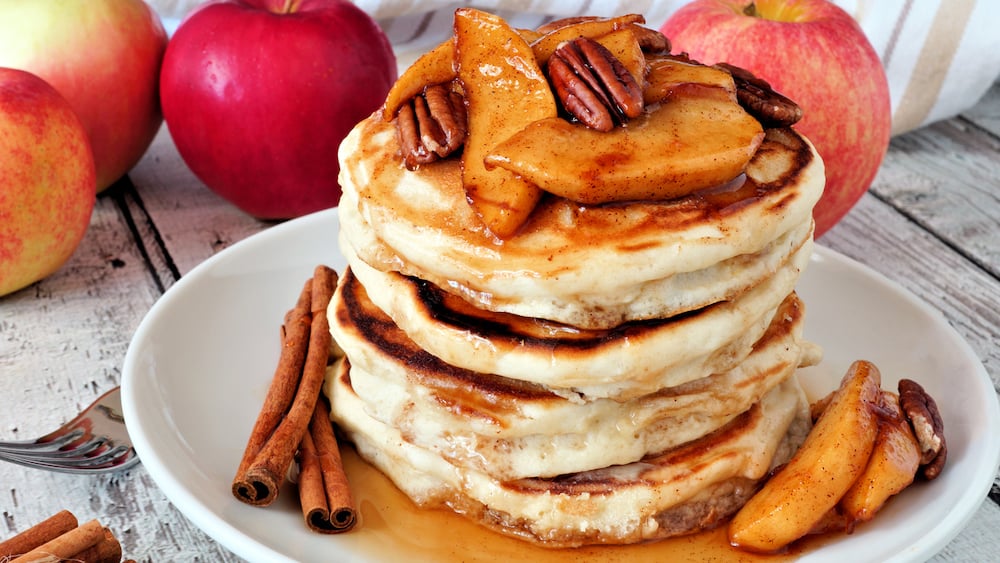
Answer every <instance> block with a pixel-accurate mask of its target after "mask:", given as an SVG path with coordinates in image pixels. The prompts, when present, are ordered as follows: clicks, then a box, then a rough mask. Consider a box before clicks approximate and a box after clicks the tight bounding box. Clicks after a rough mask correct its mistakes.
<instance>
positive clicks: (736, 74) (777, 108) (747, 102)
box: [715, 63, 802, 127]
mask: <svg viewBox="0 0 1000 563" xmlns="http://www.w3.org/2000/svg"><path fill="white" fill-rule="evenodd" d="M715 68H718V69H721V70H725V71H726V72H728V73H729V74H731V75H732V76H733V82H735V83H736V100H737V101H738V102H739V103H740V105H741V106H743V109H745V110H746V111H747V113H749V114H750V115H752V116H754V117H755V118H757V121H760V123H761V125H763V126H764V127H788V126H789V125H793V124H794V123H796V122H797V121H798V120H800V119H802V108H801V107H799V105H798V104H796V103H795V102H793V101H792V100H790V99H788V98H787V97H785V96H783V95H781V94H779V93H777V92H775V91H774V89H773V88H771V85H770V84H769V83H768V82H767V81H766V80H763V79H761V78H757V77H756V76H754V74H753V73H752V72H750V71H749V70H746V69H744V68H740V67H738V66H734V65H731V64H728V63H718V64H716V65H715Z"/></svg>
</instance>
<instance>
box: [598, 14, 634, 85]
mask: <svg viewBox="0 0 1000 563" xmlns="http://www.w3.org/2000/svg"><path fill="white" fill-rule="evenodd" d="M594 41H597V42H598V43H600V44H601V45H604V47H605V48H606V49H607V50H608V51H611V54H612V55H614V56H615V58H616V59H618V60H619V61H621V63H622V66H624V67H625V68H626V69H628V71H629V74H631V75H632V78H634V79H635V82H636V84H638V85H639V86H640V87H642V85H643V84H644V83H645V80H646V55H645V54H643V52H642V47H640V46H639V41H638V40H636V38H635V33H633V32H632V30H631V28H628V27H627V28H625V29H619V30H616V31H612V32H611V33H607V34H604V35H602V36H600V37H598V38H597V39H594Z"/></svg>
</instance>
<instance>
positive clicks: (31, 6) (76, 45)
mask: <svg viewBox="0 0 1000 563" xmlns="http://www.w3.org/2000/svg"><path fill="white" fill-rule="evenodd" d="M166 46H167V35H166V33H165V32H164V30H163V26H162V25H161V23H160V20H159V17H158V16H157V15H156V13H155V12H154V11H153V10H152V9H151V8H150V7H149V6H148V5H147V4H146V3H145V2H143V1H142V0H5V1H3V2H0V66H4V67H10V68H19V69H23V70H27V71H28V72H31V73H33V74H36V75H38V76H40V77H42V78H43V79H45V81H46V82H48V83H49V84H51V85H52V86H53V87H55V89H56V90H58V91H59V93H60V94H62V95H63V97H64V98H66V99H67V100H68V101H69V103H70V105H71V106H73V109H74V110H75V111H76V113H77V115H79V116H80V119H81V120H82V121H83V126H84V128H85V129H86V130H87V135H88V136H89V138H90V145H91V147H92V148H93V152H94V161H95V163H96V166H97V188H98V191H101V190H103V189H104V188H106V187H108V186H109V185H111V184H112V183H114V182H115V180H117V179H118V178H120V177H121V176H122V175H124V174H125V173H127V172H128V171H129V170H130V169H131V168H132V167H133V166H134V165H135V163H136V162H138V161H139V159H140V158H142V155H143V154H144V153H145V152H146V149H147V148H149V145H150V143H151V142H152V141H153V137H154V136H155V135H156V131H157V130H158V129H159V127H160V124H161V123H162V122H163V117H162V114H161V113H160V103H159V98H158V88H157V83H158V80H159V74H160V62H161V61H162V59H163V51H164V50H165V49H166Z"/></svg>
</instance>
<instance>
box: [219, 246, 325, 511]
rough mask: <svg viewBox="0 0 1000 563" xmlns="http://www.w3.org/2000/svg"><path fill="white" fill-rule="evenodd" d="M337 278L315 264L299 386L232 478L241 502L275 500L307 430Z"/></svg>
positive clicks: (320, 382)
mask: <svg viewBox="0 0 1000 563" xmlns="http://www.w3.org/2000/svg"><path fill="white" fill-rule="evenodd" d="M336 280H337V274H336V272H334V271H333V270H332V269H330V268H328V267H326V266H322V265H321V266H317V267H316V269H315V271H314V273H313V277H312V279H311V280H310V285H309V288H310V291H311V295H310V299H309V303H310V309H311V315H309V318H310V323H309V331H308V344H307V349H306V356H305V362H304V364H303V365H302V367H301V378H300V379H299V381H298V389H296V391H295V397H294V399H293V400H292V403H291V406H289V408H288V410H287V412H286V413H285V415H284V417H283V418H282V419H281V421H280V422H279V423H278V426H277V428H275V429H274V432H273V433H272V434H271V435H270V437H269V438H267V441H266V442H265V443H264V444H263V446H261V447H260V449H259V451H258V452H257V453H256V455H255V456H253V458H252V461H251V462H250V464H249V466H248V467H247V468H246V471H245V472H238V473H237V478H239V477H241V476H242V477H243V478H244V481H243V482H242V483H241V484H240V485H239V486H237V484H236V483H235V480H234V486H233V491H234V493H237V492H238V493H247V494H245V495H244V494H237V498H239V499H240V500H243V501H244V502H248V503H250V504H254V505H260V506H266V505H268V504H271V503H272V502H274V500H275V499H276V498H277V497H278V490H279V488H280V486H281V483H282V482H283V481H284V478H285V474H286V473H287V472H288V468H289V466H291V464H292V458H293V457H294V455H295V451H296V450H297V449H298V446H299V444H300V443H301V442H302V436H303V435H304V434H305V433H306V430H307V428H308V425H309V420H310V419H311V418H312V412H313V410H314V409H315V408H316V400H317V399H318V398H319V394H320V390H321V388H322V386H323V379H324V377H325V374H326V366H327V363H328V362H329V358H330V347H331V344H332V339H333V337H332V336H331V335H330V326H329V323H328V322H327V319H326V308H327V306H328V305H329V303H330V298H331V297H332V296H333V290H334V287H335V286H336ZM303 291H305V289H304V290H303ZM289 338H290V337H289ZM241 465H242V464H241Z"/></svg>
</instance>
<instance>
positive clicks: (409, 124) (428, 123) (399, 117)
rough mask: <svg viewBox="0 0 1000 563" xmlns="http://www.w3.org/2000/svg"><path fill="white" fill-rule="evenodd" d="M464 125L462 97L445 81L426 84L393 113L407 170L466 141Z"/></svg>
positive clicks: (456, 147)
mask: <svg viewBox="0 0 1000 563" xmlns="http://www.w3.org/2000/svg"><path fill="white" fill-rule="evenodd" d="M467 129H468V116H467V114H466V109H465V100H464V98H463V96H462V94H460V93H458V92H456V91H454V90H452V89H451V88H450V86H449V85H448V84H433V85H430V86H427V87H425V88H424V90H423V92H421V93H420V94H418V95H417V96H414V97H413V99H412V100H410V102H409V103H407V104H403V106H402V107H400V108H399V113H398V114H396V132H397V135H398V136H399V145H400V147H401V149H402V154H403V163H404V164H405V165H406V167H407V168H408V169H410V170H414V169H416V168H417V167H418V166H420V165H421V164H428V163H431V162H434V161H436V160H438V159H440V158H445V157H447V156H448V155H450V154H452V153H453V152H455V151H456V150H458V148H459V147H461V146H462V145H463V144H464V143H465V136H466V133H467Z"/></svg>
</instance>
